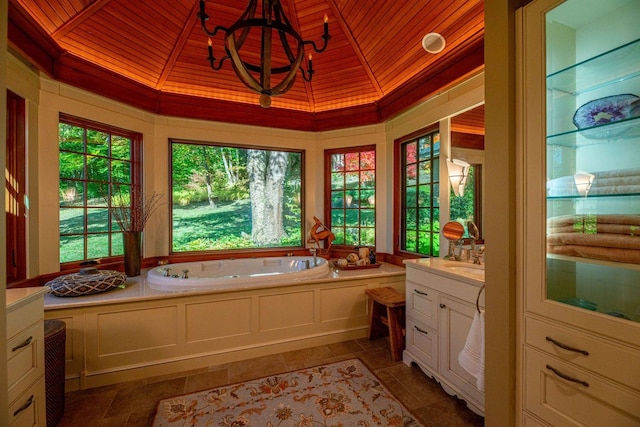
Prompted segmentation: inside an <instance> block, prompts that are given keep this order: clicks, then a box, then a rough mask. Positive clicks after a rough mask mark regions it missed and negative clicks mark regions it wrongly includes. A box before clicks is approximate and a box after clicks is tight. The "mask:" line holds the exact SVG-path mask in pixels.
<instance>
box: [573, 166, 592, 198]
mask: <svg viewBox="0 0 640 427" xmlns="http://www.w3.org/2000/svg"><path fill="white" fill-rule="evenodd" d="M594 179H595V175H592V174H590V173H589V172H584V171H578V172H576V174H575V175H573V180H574V182H575V183H576V188H577V189H578V193H580V195H581V196H585V197H586V196H587V193H589V190H590V189H591V185H592V184H593V181H594Z"/></svg>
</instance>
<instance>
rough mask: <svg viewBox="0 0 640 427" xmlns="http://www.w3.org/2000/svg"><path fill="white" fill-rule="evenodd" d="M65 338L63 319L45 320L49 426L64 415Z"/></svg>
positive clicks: (56, 422)
mask: <svg viewBox="0 0 640 427" xmlns="http://www.w3.org/2000/svg"><path fill="white" fill-rule="evenodd" d="M65 340H66V324H65V323H64V322H63V321H62V320H45V321H44V371H45V375H44V377H45V388H46V395H47V398H46V401H47V427H54V426H56V425H57V424H58V423H59V422H60V419H61V418H62V416H63V415H64V377H65V375H64V364H65V351H64V350H65Z"/></svg>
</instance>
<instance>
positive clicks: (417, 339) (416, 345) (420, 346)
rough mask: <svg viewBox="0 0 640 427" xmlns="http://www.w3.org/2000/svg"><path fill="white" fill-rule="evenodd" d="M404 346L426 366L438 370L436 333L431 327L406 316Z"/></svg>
mask: <svg viewBox="0 0 640 427" xmlns="http://www.w3.org/2000/svg"><path fill="white" fill-rule="evenodd" d="M405 347H406V349H407V350H408V351H409V352H410V353H411V354H412V355H413V356H414V357H416V358H417V359H419V360H420V361H421V362H422V363H424V364H425V365H426V366H428V367H430V368H432V369H433V370H434V371H437V370H438V355H439V346H438V333H437V332H435V331H434V330H433V329H431V328H429V327H428V326H426V325H424V324H422V323H420V322H416V321H415V320H414V319H412V318H410V317H408V318H407V329H406V344H405Z"/></svg>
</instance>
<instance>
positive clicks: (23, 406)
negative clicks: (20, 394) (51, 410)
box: [13, 394, 33, 417]
mask: <svg viewBox="0 0 640 427" xmlns="http://www.w3.org/2000/svg"><path fill="white" fill-rule="evenodd" d="M32 403H33V394H32V395H31V397H29V399H28V400H27V401H26V402H24V405H22V406H21V407H19V408H18V409H16V410H15V412H14V413H13V416H14V417H15V416H16V415H18V414H19V413H20V412H22V411H24V410H25V409H27V408H28V407H29V406H31V404H32Z"/></svg>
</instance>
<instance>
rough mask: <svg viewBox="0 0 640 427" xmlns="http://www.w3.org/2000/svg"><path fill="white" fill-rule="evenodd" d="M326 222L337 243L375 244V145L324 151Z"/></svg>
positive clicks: (348, 244) (351, 244)
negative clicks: (326, 191) (326, 190)
mask: <svg viewBox="0 0 640 427" xmlns="http://www.w3.org/2000/svg"><path fill="white" fill-rule="evenodd" d="M325 165H326V166H325V167H326V168H328V169H327V170H326V171H325V188H329V189H330V192H328V193H327V195H326V197H328V198H329V200H325V206H326V208H325V211H326V212H325V217H326V218H327V220H326V222H325V223H326V225H327V226H328V227H329V228H330V229H331V231H332V232H333V234H335V236H336V238H335V240H334V242H333V244H335V245H347V246H375V244H376V209H375V205H376V151H375V146H374V145H368V146H363V147H351V148H343V149H338V150H325Z"/></svg>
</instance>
